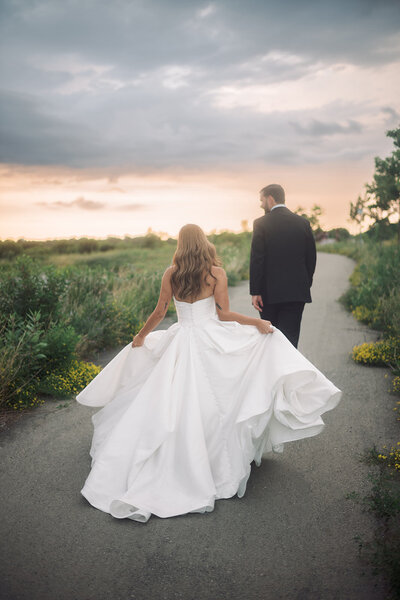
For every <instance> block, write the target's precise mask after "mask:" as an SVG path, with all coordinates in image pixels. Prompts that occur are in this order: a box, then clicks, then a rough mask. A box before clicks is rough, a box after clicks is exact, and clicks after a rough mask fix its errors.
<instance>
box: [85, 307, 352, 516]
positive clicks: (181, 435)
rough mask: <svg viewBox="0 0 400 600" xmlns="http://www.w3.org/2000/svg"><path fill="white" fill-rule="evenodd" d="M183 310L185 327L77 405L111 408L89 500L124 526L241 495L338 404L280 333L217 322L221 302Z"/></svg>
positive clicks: (113, 366)
mask: <svg viewBox="0 0 400 600" xmlns="http://www.w3.org/2000/svg"><path fill="white" fill-rule="evenodd" d="M174 302H175V305H176V310H177V315H178V322H177V323H175V324H173V325H172V326H171V327H169V329H166V330H159V331H153V332H152V333H149V334H148V335H147V337H146V338H145V341H144V345H143V346H140V347H135V348H132V345H131V343H129V344H127V345H126V346H125V347H124V348H123V349H122V350H121V351H120V352H119V353H118V354H117V356H115V358H114V359H113V360H111V361H110V362H109V363H108V365H107V366H106V367H105V368H104V369H103V370H102V371H101V372H100V373H99V374H98V375H97V376H96V377H95V378H94V379H93V380H92V381H91V382H90V383H89V385H88V386H87V387H86V388H85V389H84V390H83V391H82V392H80V394H78V396H77V397H76V399H77V401H78V402H80V403H81V404H85V405H87V406H102V407H103V408H102V409H101V410H99V411H98V412H96V413H95V414H94V415H93V416H92V421H93V426H94V433H93V439H92V444H91V449H90V455H91V457H92V464H91V471H90V473H89V475H88V477H87V479H86V481H85V483H84V486H83V488H82V490H81V494H82V495H83V496H84V497H85V498H86V499H87V500H88V501H89V502H90V504H91V505H93V506H94V507H96V508H98V509H100V510H102V511H104V512H107V513H110V514H111V515H112V516H113V517H116V518H130V519H133V520H136V521H140V522H146V521H147V520H148V519H149V517H150V516H151V514H154V515H157V516H158V517H172V516H176V515H181V514H184V513H188V512H206V511H212V510H213V508H214V503H215V500H217V499H218V498H230V497H231V496H234V495H235V494H237V495H238V496H239V497H242V496H243V495H244V493H245V490H246V483H247V480H248V478H249V475H250V470H251V462H252V461H253V460H254V461H255V464H256V465H259V464H260V462H261V458H262V456H263V454H265V453H268V452H271V451H277V452H281V451H282V448H283V444H284V443H285V442H291V441H293V440H299V439H301V438H306V437H310V436H313V435H316V434H318V433H320V432H321V430H322V429H323V427H324V422H323V421H322V419H321V414H322V413H324V412H325V411H327V410H330V409H332V408H333V407H335V406H336V405H337V403H338V402H339V400H340V397H341V391H340V390H339V389H338V388H337V387H336V386H335V385H334V384H333V383H331V382H330V381H329V380H328V379H327V378H326V377H325V376H324V375H323V374H322V373H321V372H320V371H319V370H318V369H317V368H316V367H315V366H314V365H313V364H311V363H310V362H309V361H308V360H307V359H306V358H305V357H304V356H303V355H302V354H301V353H300V352H299V351H298V350H296V348H295V347H294V346H293V345H292V344H291V343H290V342H289V341H288V339H287V338H286V337H285V336H284V335H283V333H281V331H279V330H278V329H275V330H274V332H273V333H270V334H262V333H260V332H259V331H258V329H257V328H256V327H254V326H252V325H241V324H239V323H237V322H235V321H220V320H219V318H218V315H217V313H216V308H215V300H214V296H209V297H207V298H203V299H201V300H197V301H196V302H194V303H192V304H191V303H187V302H181V301H178V300H176V299H174Z"/></svg>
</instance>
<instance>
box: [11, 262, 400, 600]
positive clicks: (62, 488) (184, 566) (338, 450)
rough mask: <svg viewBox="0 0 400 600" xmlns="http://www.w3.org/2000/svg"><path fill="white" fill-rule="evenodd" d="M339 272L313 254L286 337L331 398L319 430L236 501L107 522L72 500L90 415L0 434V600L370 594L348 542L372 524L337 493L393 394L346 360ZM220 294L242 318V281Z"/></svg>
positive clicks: (379, 595) (391, 435) (274, 461)
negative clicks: (202, 510)
mask: <svg viewBox="0 0 400 600" xmlns="http://www.w3.org/2000/svg"><path fill="white" fill-rule="evenodd" d="M352 269H353V263H352V262H351V261H350V260H349V259H347V258H345V257H341V256H335V255H329V254H320V255H319V256H318V265H317V272H316V277H315V283H314V286H313V303H312V304H311V305H307V307H306V310H305V314H304V318H303V325H302V333H301V339H300V349H301V351H302V352H303V353H304V354H305V355H306V356H307V357H308V358H309V359H310V360H311V361H313V362H314V364H315V365H316V366H317V367H319V368H320V369H321V370H322V371H323V372H324V373H325V374H326V375H327V376H328V377H329V378H330V379H332V381H333V382H334V383H335V384H336V385H337V386H339V387H340V388H341V389H342V390H343V392H344V396H343V400H342V402H341V404H340V405H339V406H338V407H337V408H336V409H335V410H333V411H332V412H330V413H327V414H326V415H325V418H324V420H325V422H326V423H327V427H326V429H325V430H324V432H323V433H322V434H321V435H319V436H317V437H315V438H311V439H308V440H302V441H300V442H296V443H292V444H287V445H286V448H285V451H284V453H283V454H282V455H274V456H273V457H271V458H270V459H268V460H264V461H263V463H262V465H261V467H259V468H256V467H253V472H252V475H251V477H250V480H249V482H248V487H247V491H246V495H245V496H244V498H242V499H238V498H233V499H230V500H218V501H217V503H216V506H215V510H214V512H212V513H208V514H205V515H198V514H197V515H196V514H192V515H185V516H181V517H175V518H170V519H159V518H157V517H154V516H152V517H151V519H150V521H149V522H148V523H147V524H145V525H144V524H140V523H136V522H133V521H130V520H128V519H124V520H117V519H114V518H113V517H111V515H108V514H106V513H103V512H101V511H99V510H96V509H95V508H93V507H91V506H90V505H89V504H88V503H87V501H86V500H85V499H84V498H83V497H82V496H81V495H80V489H81V487H82V485H83V482H84V480H85V478H86V477H87V475H88V473H89V470H90V457H89V447H90V442H91V435H92V423H91V420H90V416H91V415H92V414H93V413H94V412H96V411H97V410H98V409H90V408H88V407H84V406H81V405H79V404H78V403H76V402H75V401H74V400H71V401H68V402H65V403H64V402H52V403H48V405H47V406H45V405H44V406H42V407H40V408H39V409H37V411H36V412H35V413H32V414H31V415H28V416H26V417H24V418H22V419H20V420H19V421H18V422H17V423H15V424H14V425H13V426H12V427H11V429H10V430H9V431H8V432H6V433H4V434H3V435H2V438H1V446H2V448H1V453H2V457H1V482H0V484H1V488H0V489H1V491H0V494H1V502H2V505H1V514H2V523H1V527H0V539H1V542H0V543H1V545H2V559H1V561H0V586H1V592H0V597H1V599H2V600H3V599H7V600H17V599H18V600H54V599H55V598H58V599H59V600H129V599H135V600H161V599H167V600H170V599H171V600H172V599H184V600H188V599H191V600H239V599H240V600H253V599H260V600H269V599H271V600H277V599H282V600H292V599H293V600H353V599H359V600H369V599H371V600H372V599H373V600H381V599H383V598H384V592H383V589H382V586H381V584H380V583H379V581H378V582H377V581H376V580H375V578H373V577H372V576H371V575H369V573H368V568H367V567H365V566H364V567H363V565H362V564H361V562H360V561H359V558H358V554H357V546H356V543H355V542H354V540H353V538H354V536H356V535H364V534H366V535H369V534H370V533H371V531H372V526H373V520H372V518H371V517H370V516H369V515H366V514H363V513H362V512H361V510H360V508H359V507H358V506H356V505H354V504H353V503H352V502H350V501H349V500H346V499H345V495H346V494H347V493H348V492H350V491H352V490H356V491H359V492H361V493H362V492H363V491H364V490H365V486H366V485H367V483H366V478H365V473H366V467H364V466H363V465H362V464H360V463H359V462H358V458H357V454H358V453H359V452H360V451H362V450H363V449H364V448H368V447H371V446H372V444H373V443H374V442H375V443H377V444H383V443H385V442H387V441H389V442H390V441H394V439H395V423H394V421H395V420H394V419H393V413H392V407H393V398H391V397H390V396H388V395H387V394H386V392H385V389H386V388H387V385H388V384H387V380H386V379H385V378H384V373H385V371H384V370H383V369H368V368H366V367H361V366H358V365H356V364H354V363H353V362H352V360H351V359H350V357H349V351H350V349H351V348H352V346H353V345H354V344H355V343H360V342H363V341H365V340H368V339H371V338H373V333H371V332H368V330H366V329H365V328H363V327H362V326H360V325H359V324H358V323H357V322H356V321H355V320H354V319H353V318H352V317H351V315H349V314H347V313H346V312H345V311H344V310H343V309H342V307H341V306H340V305H339V304H338V302H337V301H336V298H337V297H338V296H339V295H340V294H341V293H342V292H343V291H344V290H345V288H346V287H347V281H348V276H349V274H350V273H351V271H352ZM231 292H232V293H231V305H232V307H233V308H234V309H235V310H241V311H243V312H249V313H250V314H254V312H253V308H252V307H251V306H250V302H249V296H248V285H247V283H244V284H241V285H240V286H238V287H236V288H233V289H232V291H231ZM364 570H366V574H363V571H364Z"/></svg>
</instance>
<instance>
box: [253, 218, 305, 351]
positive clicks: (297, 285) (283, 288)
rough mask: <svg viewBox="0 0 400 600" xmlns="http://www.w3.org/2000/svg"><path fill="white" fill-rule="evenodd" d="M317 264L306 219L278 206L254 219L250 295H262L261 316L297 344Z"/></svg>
mask: <svg viewBox="0 0 400 600" xmlns="http://www.w3.org/2000/svg"><path fill="white" fill-rule="evenodd" d="M315 263H316V249H315V241H314V236H313V233H312V231H311V227H310V224H309V222H308V221H307V219H305V218H304V217H301V216H300V215H296V214H295V213H293V212H292V211H290V210H289V209H288V208H287V207H286V206H282V207H281V206H278V207H276V208H275V209H273V210H272V211H271V212H266V213H265V215H264V216H263V217H260V218H259V219H256V220H255V221H254V224H253V238H252V242H251V257H250V294H251V295H252V296H256V295H261V297H262V300H263V305H264V306H263V311H262V313H261V318H262V319H267V320H269V321H271V322H272V324H273V325H276V327H278V329H280V330H281V331H282V333H284V334H285V335H286V337H287V338H288V339H289V340H290V341H291V342H292V344H293V345H294V346H296V347H297V343H298V339H299V334H300V323H301V316H302V313H303V309H304V304H305V303H306V302H311V294H310V288H311V285H312V280H313V275H314V271H315Z"/></svg>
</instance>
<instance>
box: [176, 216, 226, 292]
mask: <svg viewBox="0 0 400 600" xmlns="http://www.w3.org/2000/svg"><path fill="white" fill-rule="evenodd" d="M172 264H173V265H174V266H175V269H174V271H173V272H172V275H171V286H172V290H173V292H174V295H175V296H177V297H179V298H182V299H184V298H189V297H192V298H196V297H197V296H199V295H200V292H201V290H202V288H203V286H204V284H205V285H210V284H209V283H207V275H211V277H213V279H216V277H214V275H213V274H212V273H211V267H212V266H217V267H219V266H221V260H220V258H219V257H218V256H217V251H216V249H215V246H214V244H211V242H209V241H208V239H207V238H206V235H205V233H204V231H203V230H202V229H201V228H200V227H199V226H198V225H192V224H191V223H189V224H188V225H184V226H183V227H182V228H181V229H180V231H179V235H178V245H177V248H176V250H175V253H174V256H173V258H172Z"/></svg>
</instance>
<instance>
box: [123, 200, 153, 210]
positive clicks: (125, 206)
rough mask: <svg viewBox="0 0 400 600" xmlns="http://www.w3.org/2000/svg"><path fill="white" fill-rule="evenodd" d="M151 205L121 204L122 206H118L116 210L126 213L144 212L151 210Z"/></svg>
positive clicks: (137, 203)
mask: <svg viewBox="0 0 400 600" xmlns="http://www.w3.org/2000/svg"><path fill="white" fill-rule="evenodd" d="M149 206H150V205H149V204H140V203H139V202H136V203H132V204H121V205H120V206H117V207H116V209H117V210H122V211H124V210H126V211H129V212H130V211H135V210H144V209H147V208H149Z"/></svg>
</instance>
